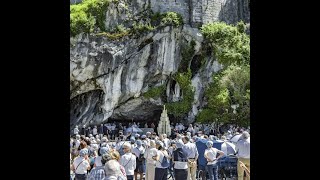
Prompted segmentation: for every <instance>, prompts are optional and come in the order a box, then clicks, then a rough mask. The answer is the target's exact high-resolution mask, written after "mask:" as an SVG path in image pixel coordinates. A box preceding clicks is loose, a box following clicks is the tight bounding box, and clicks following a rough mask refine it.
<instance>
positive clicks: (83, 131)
mask: <svg viewBox="0 0 320 180" xmlns="http://www.w3.org/2000/svg"><path fill="white" fill-rule="evenodd" d="M81 134H82V135H84V136H86V125H85V124H84V125H83V126H82V131H81Z"/></svg>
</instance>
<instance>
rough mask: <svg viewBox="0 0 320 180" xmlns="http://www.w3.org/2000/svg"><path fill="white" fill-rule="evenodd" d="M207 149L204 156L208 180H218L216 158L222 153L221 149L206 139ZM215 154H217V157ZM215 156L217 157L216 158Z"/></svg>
mask: <svg viewBox="0 0 320 180" xmlns="http://www.w3.org/2000/svg"><path fill="white" fill-rule="evenodd" d="M206 145H207V147H208V148H207V149H206V150H205V151H204V157H205V158H206V159H207V161H208V163H207V166H206V170H207V172H208V173H209V179H210V180H218V165H217V160H218V159H219V158H220V157H222V156H223V155H224V153H223V151H220V150H218V149H216V148H213V147H212V146H213V142H212V141H207V143H206ZM217 154H219V156H218V157H217ZM216 157H217V158H216Z"/></svg>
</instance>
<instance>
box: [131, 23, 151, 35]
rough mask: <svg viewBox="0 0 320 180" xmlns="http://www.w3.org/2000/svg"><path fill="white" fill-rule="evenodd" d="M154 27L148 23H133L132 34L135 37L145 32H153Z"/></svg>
mask: <svg viewBox="0 0 320 180" xmlns="http://www.w3.org/2000/svg"><path fill="white" fill-rule="evenodd" d="M154 29H155V27H153V26H152V25H151V24H150V23H145V24H144V23H140V22H139V23H136V22H134V23H133V25H132V33H133V34H136V35H140V34H143V33H145V32H149V31H153V30H154Z"/></svg>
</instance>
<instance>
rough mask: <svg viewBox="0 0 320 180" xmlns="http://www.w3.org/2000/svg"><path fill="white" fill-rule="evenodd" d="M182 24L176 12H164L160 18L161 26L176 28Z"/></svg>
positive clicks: (180, 17)
mask: <svg viewBox="0 0 320 180" xmlns="http://www.w3.org/2000/svg"><path fill="white" fill-rule="evenodd" d="M182 24H183V19H182V16H181V15H180V14H178V13H176V12H166V13H164V14H162V16H161V23H160V25H161V26H168V25H172V26H175V27H178V26H180V25H182Z"/></svg>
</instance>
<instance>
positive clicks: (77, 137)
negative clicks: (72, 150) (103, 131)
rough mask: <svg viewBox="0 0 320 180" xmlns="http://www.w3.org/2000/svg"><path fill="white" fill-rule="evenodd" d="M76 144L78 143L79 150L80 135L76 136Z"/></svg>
mask: <svg viewBox="0 0 320 180" xmlns="http://www.w3.org/2000/svg"><path fill="white" fill-rule="evenodd" d="M75 142H76V149H78V148H79V146H80V135H79V134H77V135H76V140H75Z"/></svg>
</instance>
